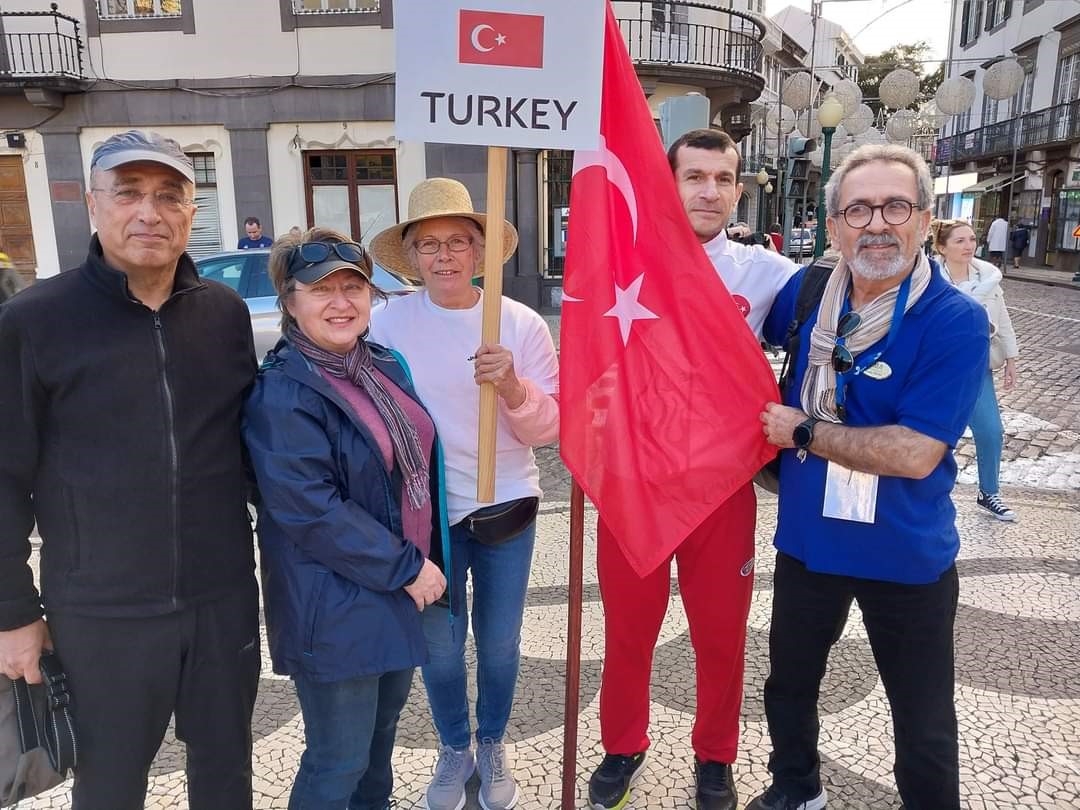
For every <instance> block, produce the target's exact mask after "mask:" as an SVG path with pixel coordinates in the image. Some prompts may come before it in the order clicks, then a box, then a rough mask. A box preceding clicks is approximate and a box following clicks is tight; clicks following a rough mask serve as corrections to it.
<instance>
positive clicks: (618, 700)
mask: <svg viewBox="0 0 1080 810" xmlns="http://www.w3.org/2000/svg"><path fill="white" fill-rule="evenodd" d="M756 511H757V504H756V498H755V496H754V485H753V484H752V483H748V484H747V485H746V486H744V487H743V488H742V489H740V490H738V491H737V492H736V493H735V494H734V495H732V496H731V497H730V498H729V499H728V500H727V501H726V502H725V503H724V504H723V505H722V506H721V507H720V508H719V509H717V510H716V511H715V512H713V513H712V514H711V515H710V516H709V517H708V518H706V519H705V521H704V522H703V523H702V524H701V525H700V526H699V527H698V528H697V529H696V530H695V531H694V533H693V534H691V535H690V536H689V537H688V538H686V540H685V541H684V542H683V543H682V545H680V546H679V547H678V548H677V549H676V550H675V553H674V555H673V556H674V557H675V558H676V559H677V560H678V569H679V591H680V593H681V594H682V600H683V606H684V607H685V608H686V616H687V618H688V620H689V624H690V641H691V643H692V644H693V646H694V654H695V658H696V659H697V714H696V716H695V718H694V731H693V736H692V739H691V742H692V744H693V747H694V753H695V754H697V757H698V759H702V760H710V761H714V762H726V763H732V762H734V761H735V755H736V751H737V749H738V743H739V710H740V708H741V706H742V685H743V653H744V651H745V647H746V617H747V615H748V614H749V612H750V597H751V595H752V592H753V586H754V575H753V557H754V521H755V518H756ZM596 564H597V569H598V575H599V579H600V597H601V599H602V600H603V603H604V639H605V650H604V669H603V675H602V677H601V685H600V739H601V743H602V744H603V746H604V750H605V751H606V752H607V753H609V754H633V753H636V752H638V751H644V750H645V749H646V748H648V747H649V737H648V727H649V676H650V673H651V671H652V659H653V649H654V648H655V647H656V640H657V637H658V636H659V634H660V625H661V624H662V623H663V621H664V614H665V613H666V612H667V606H668V595H669V593H670V590H671V586H670V580H671V559H670V558H669V559H668V560H667V561H666V562H665V563H663V564H662V565H660V566H659V567H658V568H657V569H656V570H655V571H653V572H652V573H651V574H649V575H648V576H647V577H645V578H644V579H642V578H641V577H639V576H638V575H637V574H636V573H635V572H634V569H633V568H631V567H630V563H629V562H627V560H626V557H625V556H623V553H622V550H621V549H620V548H619V544H618V542H617V541H616V540H615V538H614V536H613V535H612V534H611V531H610V530H609V529H608V527H607V526H606V525H605V524H604V522H603V521H602V520H601V521H598V523H597V561H596Z"/></svg>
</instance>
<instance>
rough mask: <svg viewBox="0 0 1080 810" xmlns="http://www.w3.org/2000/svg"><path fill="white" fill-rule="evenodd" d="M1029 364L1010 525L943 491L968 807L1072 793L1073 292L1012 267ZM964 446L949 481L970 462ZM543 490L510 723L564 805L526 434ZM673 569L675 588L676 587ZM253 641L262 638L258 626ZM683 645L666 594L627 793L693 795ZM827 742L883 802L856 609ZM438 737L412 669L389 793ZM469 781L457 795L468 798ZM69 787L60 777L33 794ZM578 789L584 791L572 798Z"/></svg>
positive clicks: (763, 549)
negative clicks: (639, 757) (634, 775)
mask: <svg viewBox="0 0 1080 810" xmlns="http://www.w3.org/2000/svg"><path fill="white" fill-rule="evenodd" d="M1006 295H1007V297H1008V301H1009V305H1010V310H1011V312H1012V313H1013V320H1014V322H1015V323H1016V326H1017V330H1018V332H1019V335H1020V341H1021V346H1022V352H1023V355H1022V356H1023V361H1024V362H1023V365H1022V367H1021V368H1022V371H1021V377H1020V383H1019V384H1018V386H1017V387H1016V390H1015V391H1013V392H1010V393H1008V394H1005V395H1003V397H1002V404H1003V409H1004V414H1005V425H1006V433H1007V434H1008V435H1007V443H1006V450H1005V463H1004V465H1003V475H1002V479H1003V483H1004V484H1006V487H1005V494H1006V496H1007V498H1008V501H1009V504H1010V505H1011V506H1012V507H1013V508H1014V509H1015V510H1016V512H1017V515H1018V523H1017V524H1015V525H1006V524H1002V523H998V522H997V521H995V520H993V519H992V518H990V517H989V516H987V515H985V514H982V513H977V512H976V507H975V489H974V487H973V486H971V485H970V484H967V483H961V484H960V485H958V487H957V490H956V498H955V500H956V503H957V510H958V526H959V530H960V533H961V540H962V550H961V555H960V560H959V562H958V569H959V573H960V577H961V591H960V607H959V610H958V615H957V629H956V641H957V648H956V659H957V666H956V682H957V690H956V699H957V707H958V714H959V721H960V750H961V769H962V772H961V778H962V790H963V794H964V803H965V806H966V807H968V808H972V810H1003V809H1004V808H1011V807H1042V808H1056V809H1059V810H1066V809H1067V808H1070V809H1072V810H1075V808H1077V807H1080V494H1078V492H1077V485H1078V481H1077V475H1078V473H1080V436H1078V432H1080V387H1078V386H1080V291H1072V290H1063V289H1060V288H1050V287H1041V286H1038V285H1033V284H1025V283H1021V282H1014V281H1007V282H1006ZM968 447H969V444H968V443H967V442H964V443H962V444H961V446H960V447H959V448H958V454H959V457H960V460H961V463H962V464H963V472H962V476H963V478H962V481H963V480H964V479H965V478H966V479H967V480H969V481H970V480H974V477H973V472H974V462H973V460H972V458H971V454H970V453H969V452H966V451H967V450H968ZM539 457H540V462H541V467H542V474H543V483H544V486H545V490H546V492H547V496H546V497H547V499H546V503H545V505H544V507H543V509H542V510H541V515H540V518H539V521H538V527H539V531H538V538H537V547H536V558H535V563H534V567H533V572H532V576H531V580H530V591H529V599H528V604H527V610H526V616H525V629H524V632H523V660H522V667H521V678H520V685H519V690H518V695H517V700H516V704H515V709H514V714H513V717H512V719H511V724H510V729H509V731H508V743H509V749H510V751H511V755H512V757H513V760H514V761H515V763H516V764H515V767H514V773H515V774H516V776H517V778H518V780H519V782H520V785H521V789H522V800H521V802H520V803H519V807H521V808H555V807H558V806H559V797H560V793H561V792H560V779H561V757H562V705H563V671H564V662H565V648H566V630H565V623H566V603H567V590H566V579H567V561H566V538H567V536H568V531H569V512H568V506H567V503H566V501H567V500H568V493H569V480H568V478H567V476H566V474H565V471H564V470H563V469H562V467H561V464H559V461H558V454H557V451H556V449H555V448H542V449H541V450H540V452H539ZM594 518H595V516H594V515H593V514H592V512H591V510H589V511H588V512H587V520H586V541H585V542H586V562H585V600H584V627H583V643H582V672H581V713H580V717H579V735H580V736H579V754H578V789H579V795H580V796H582V797H584V796H585V795H586V780H587V776H588V773H589V772H590V771H591V769H592V768H593V767H595V765H596V764H597V763H598V762H599V759H600V756H601V751H600V748H599V726H598V720H597V709H598V694H599V676H600V668H601V663H602V660H603V634H602V621H603V613H602V608H601V604H600V597H599V592H598V588H597V585H596V577H595V565H594V559H595V535H594ZM774 526H775V500H774V499H773V498H772V496H768V495H762V496H761V498H760V500H759V505H758V532H757V546H758V565H757V574H756V582H755V591H754V598H753V605H752V609H751V615H750V621H749V632H748V644H747V667H746V684H745V691H746V697H745V702H744V708H743V729H742V749H741V752H740V755H739V761H738V762H737V763H736V766H735V769H736V781H737V783H738V785H739V789H740V794H741V798H742V801H744V802H745V801H746V800H748V799H749V798H750V797H751V796H752V795H754V794H755V793H756V792H757V791H758V790H760V789H762V787H763V786H764V784H765V782H766V779H767V777H768V772H767V767H766V765H767V759H768V751H769V741H768V734H767V731H766V727H765V721H764V714H763V706H762V698H761V694H762V685H763V683H764V679H765V676H766V674H767V671H768V649H767V639H768V618H769V610H770V603H771V594H772V570H773V553H772V550H771V546H770V539H771V536H772V531H773V528H774ZM677 591H678V586H677V582H676V580H675V579H674V578H673V580H672V593H673V594H677ZM264 650H265V644H264ZM693 671H694V670H693V652H692V649H691V647H690V643H689V637H688V630H687V622H686V616H685V613H684V612H683V610H682V605H681V603H680V601H679V600H678V599H673V600H672V603H671V607H670V610H669V613H668V616H667V619H666V621H665V623H664V626H663V629H662V631H661V635H660V641H659V644H658V647H657V651H656V658H655V663H654V673H653V704H652V710H653V711H652V728H651V732H652V739H653V747H652V750H651V753H650V756H649V760H648V764H647V766H646V769H645V771H644V773H643V775H642V777H641V779H640V781H639V783H638V787H637V789H636V790H635V791H634V794H633V798H632V800H631V803H630V805H629V807H630V808H637V809H638V810H643V808H680V807H692V806H693V805H692V801H693V764H692V761H693V752H692V750H691V748H690V745H689V741H690V727H691V724H692V719H693V706H694V678H693ZM821 711H822V732H821V752H822V757H823V762H824V765H823V768H824V775H825V780H826V787H827V789H828V791H829V794H830V803H829V806H830V808H850V809H851V810H858V809H862V808H866V809H867V810H871V809H872V810H896V808H899V807H900V803H899V799H898V797H897V795H896V791H895V786H894V783H893V780H892V774H891V767H892V757H893V748H892V742H891V739H892V735H891V727H890V721H889V714H888V708H887V704H886V702H885V696H884V692H883V690H882V687H881V683H880V680H879V678H878V676H877V674H876V671H875V668H874V663H873V658H872V656H871V653H870V649H869V646H868V644H867V641H866V634H865V631H864V630H863V628H862V624H861V621H860V620H859V616H858V612H857V610H855V611H854V612H853V615H852V616H851V620H850V621H849V622H848V626H847V629H846V631H845V633H844V635H843V637H842V638H841V640H840V641H839V643H838V644H837V645H836V648H835V649H834V651H833V653H832V656H831V659H830V666H829V671H828V673H827V675H826V678H825V682H824V685H823V689H822V700H821ZM254 728H255V766H254V771H255V791H256V807H258V808H284V807H286V805H287V802H288V792H289V788H290V785H291V781H292V778H293V775H294V774H295V772H296V766H297V760H298V757H299V753H300V751H301V749H302V746H303V727H302V722H301V720H300V715H299V707H298V705H297V702H296V697H295V693H294V691H293V688H292V685H291V683H290V682H289V681H288V680H287V679H283V678H280V677H278V676H275V675H273V674H272V673H271V672H270V669H269V663H268V661H265V660H264V674H263V678H262V683H261V687H260V693H259V701H258V705H257V706H256V711H255V725H254ZM435 747H436V739H435V736H434V734H433V732H432V728H431V724H430V721H429V720H428V717H427V713H426V702H425V699H424V696H423V690H422V686H421V684H420V682H419V676H417V681H416V683H415V686H414V692H413V696H412V698H411V700H410V703H409V705H408V706H407V707H406V710H405V712H404V715H403V717H402V720H401V725H400V730H399V733H398V748H397V750H396V752H395V771H396V776H397V786H396V789H395V798H396V800H397V801H398V803H399V806H401V807H405V808H419V807H422V795H423V790H424V787H425V786H426V784H427V780H428V777H429V774H430V772H431V768H432V766H433V764H434V761H435V755H436V752H435ZM182 763H183V759H182V751H181V749H180V747H179V746H178V744H177V743H176V742H175V741H174V740H173V739H172V736H171V733H170V736H169V738H168V741H167V742H166V744H165V745H164V747H163V749H162V751H161V754H160V755H159V757H158V759H157V761H156V762H155V764H154V768H153V771H152V774H151V785H150V798H149V799H148V803H147V806H148V807H153V808H177V809H178V810H179V809H180V808H186V807H187V802H186V799H185V798H184V785H185V783H184V776H183V771H182ZM475 789H476V786H475V779H474V784H473V785H472V786H471V797H470V802H469V805H468V807H469V808H473V807H476V806H477V805H476V804H475ZM69 804H70V794H69V788H68V787H66V786H61V787H60V788H57V789H55V790H54V791H52V792H51V793H49V794H46V795H44V796H42V797H39V798H38V799H36V800H34V801H33V802H29V803H26V804H25V806H26V807H30V808H61V807H67V806H69ZM580 806H582V807H584V806H585V804H584V800H582V802H581V803H580Z"/></svg>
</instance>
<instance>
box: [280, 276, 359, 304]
mask: <svg viewBox="0 0 1080 810" xmlns="http://www.w3.org/2000/svg"><path fill="white" fill-rule="evenodd" d="M296 291H297V292H302V293H303V294H304V295H306V296H309V297H310V298H312V299H314V300H316V301H330V300H331V299H333V298H336V297H337V294H338V293H339V292H340V293H341V294H342V295H344V296H345V297H346V298H348V299H349V300H350V301H355V300H357V299H359V298H363V297H364V296H365V295H367V294H368V285H367V284H365V283H364V282H361V281H347V282H345V283H344V284H342V285H340V286H335V285H332V284H314V285H312V286H311V287H297V288H296Z"/></svg>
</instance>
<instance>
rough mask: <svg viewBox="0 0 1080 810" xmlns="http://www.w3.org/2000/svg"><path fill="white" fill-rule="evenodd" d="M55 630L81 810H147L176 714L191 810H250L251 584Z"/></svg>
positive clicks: (255, 675)
mask: <svg viewBox="0 0 1080 810" xmlns="http://www.w3.org/2000/svg"><path fill="white" fill-rule="evenodd" d="M238 590H240V589H238ZM48 624H49V631H50V632H51V634H52V639H53V643H54V645H55V647H56V652H57V655H58V656H59V658H60V662H61V663H62V664H63V666H64V669H65V670H66V672H67V675H68V682H69V685H70V689H71V696H72V714H73V715H74V718H75V732H76V736H77V739H78V742H79V753H78V766H77V768H76V770H75V787H74V791H73V805H72V806H73V810H129V809H130V810H141V808H142V807H143V805H144V803H145V797H146V785H147V776H148V773H149V770H150V765H151V763H152V761H153V759H154V756H155V754H156V753H157V751H158V748H159V747H160V746H161V742H162V740H163V739H164V737H165V732H166V730H167V728H168V725H169V719H170V718H171V717H172V716H173V715H174V714H175V716H176V736H177V738H178V739H179V740H181V741H182V742H184V743H185V744H186V747H187V783H188V802H189V805H190V807H191V810H251V805H252V796H251V714H252V710H253V709H254V706H255V693H256V691H257V689H258V684H259V669H260V654H259V646H260V645H259V615H258V601H257V596H256V592H255V590H254V583H252V587H251V588H248V587H247V586H246V584H245V586H244V587H243V595H242V596H241V595H239V594H238V595H236V596H231V597H229V598H227V599H221V600H217V601H214V602H210V603H207V604H202V605H199V606H197V607H192V608H189V609H187V610H184V611H181V612H179V613H174V614H170V615H167V616H153V617H149V618H134V619H101V618H90V617H86V616H77V615H71V614H66V613H59V614H55V613H50V614H49V616H48Z"/></svg>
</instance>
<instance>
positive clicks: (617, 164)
mask: <svg viewBox="0 0 1080 810" xmlns="http://www.w3.org/2000/svg"><path fill="white" fill-rule="evenodd" d="M590 166H602V167H603V169H604V171H605V172H607V176H608V180H609V181H610V182H611V184H612V185H613V186H615V188H617V189H618V190H619V192H620V193H621V194H622V195H623V199H625V200H626V207H627V208H629V209H630V222H631V224H632V225H633V228H634V243H635V244H637V223H638V207H637V195H636V194H635V193H634V184H633V183H632V182H630V174H629V173H628V172H627V171H626V167H625V166H624V165H623V162H622V161H621V160H619V156H618V155H616V154H615V153H614V152H612V151H611V150H610V149H608V148H607V141H605V140H604V136H603V135H601V136H600V148H599V149H598V150H597V151H595V152H584V151H581V150H578V151H576V152H574V171H573V174H572V175H571V176H570V179H571V180H573V178H574V176H575V175H577V173H578V172H580V171H582V170H583V169H587V168H589V167H590Z"/></svg>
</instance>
